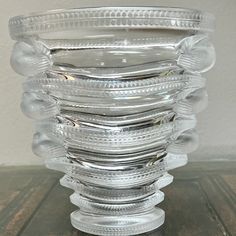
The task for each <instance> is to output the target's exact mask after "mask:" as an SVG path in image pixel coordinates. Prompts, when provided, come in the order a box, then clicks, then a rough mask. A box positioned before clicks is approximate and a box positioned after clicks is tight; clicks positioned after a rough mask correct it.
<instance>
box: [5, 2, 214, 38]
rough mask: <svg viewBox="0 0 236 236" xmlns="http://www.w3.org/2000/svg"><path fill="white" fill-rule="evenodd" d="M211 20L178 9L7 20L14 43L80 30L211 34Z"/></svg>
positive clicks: (67, 12) (100, 10) (98, 10)
mask: <svg viewBox="0 0 236 236" xmlns="http://www.w3.org/2000/svg"><path fill="white" fill-rule="evenodd" d="M214 21H215V19H214V16H213V15H212V14H211V13H208V12H204V11H201V10H196V9H188V8H178V7H163V6H162V7H89V8H88V7H87V8H72V9H57V10H48V11H43V12H33V13H30V14H28V15H19V16H15V17H12V18H10V20H9V31H10V35H11V37H12V38H13V39H18V38H22V37H27V36H30V35H35V34H41V33H50V32H56V31H68V30H76V29H80V28H110V29H112V28H121V29H132V28H133V29H171V30H190V31H191V30H192V31H203V32H204V31H205V32H211V31H213V30H214Z"/></svg>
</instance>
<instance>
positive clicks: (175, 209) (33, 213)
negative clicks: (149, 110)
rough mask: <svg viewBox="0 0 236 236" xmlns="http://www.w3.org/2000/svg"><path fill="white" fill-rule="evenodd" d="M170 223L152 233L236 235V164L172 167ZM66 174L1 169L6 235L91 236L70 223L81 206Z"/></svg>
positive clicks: (0, 227)
mask: <svg viewBox="0 0 236 236" xmlns="http://www.w3.org/2000/svg"><path fill="white" fill-rule="evenodd" d="M172 174H173V175H174V176H175V181H174V183H173V184H172V185H170V186H168V187H166V188H165V189H164V192H165V194H166V197H165V201H164V202H163V203H162V204H161V205H160V207H161V208H163V209H164V210H165V211H166V221H165V224H164V226H162V227H161V228H160V229H158V230H155V231H153V232H149V233H146V234H144V235H149V236H226V235H229V236H235V235H236V162H232V163H207V162H203V163H191V164H189V165H187V166H186V167H182V168H180V169H178V170H175V171H172ZM60 177H61V174H60V173H57V172H53V171H50V170H46V169H44V168H42V167H17V168H16V167H15V168H14V167H1V168H0V235H1V236H85V235H88V234H85V233H83V232H79V231H76V230H75V229H73V227H72V226H71V224H70V219H69V215H70V213H71V212H72V211H73V210H74V209H76V207H75V206H73V205H72V204H70V202H69V195H70V194H71V193H72V191H71V190H69V189H66V188H63V187H61V186H60V185H59V184H58V179H59V178H60Z"/></svg>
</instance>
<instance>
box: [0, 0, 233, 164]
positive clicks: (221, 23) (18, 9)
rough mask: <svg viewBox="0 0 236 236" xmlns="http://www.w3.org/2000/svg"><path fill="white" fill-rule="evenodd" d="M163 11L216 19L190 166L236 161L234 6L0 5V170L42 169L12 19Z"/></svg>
mask: <svg viewBox="0 0 236 236" xmlns="http://www.w3.org/2000/svg"><path fill="white" fill-rule="evenodd" d="M127 2H129V4H128V5H130V6H132V5H134V6H137V5H146V6H151V5H164V6H179V7H187V8H198V9H202V10H206V11H210V12H212V13H213V14H215V16H216V18H217V23H216V26H217V27H216V32H215V34H214V38H213V42H214V44H215V47H216V50H217V63H216V66H215V67H214V69H213V70H211V71H210V72H209V73H208V74H207V75H206V76H207V77H208V83H207V86H208V94H209V105H208V109H207V110H205V111H204V112H203V113H201V114H199V115H198V120H199V122H198V131H199V133H200V137H201V143H200V147H199V149H198V150H197V151H196V152H195V153H193V154H191V155H190V159H191V160H226V159H233V160H234V157H235V156H236V125H235V120H236V119H235V118H236V105H235V104H236V78H235V74H234V73H235V68H236V49H235V48H236V30H235V29H236V25H235V22H236V1H235V0H224V1H223V0H195V1H194V0H186V1H183V0H182V1H181V0H172V1H171V0H169V1H168V0H162V1H157V0H155V1H154V0H153V1H152V0H143V1H140V0H139V1H134V0H130V1H127V0H126V1H124V0H123V3H122V1H116V0H107V1H91V0H87V1H78V0H50V1H45V0H41V1H39V0H19V1H17V0H7V1H6V0H0V6H1V8H0V19H1V20H0V35H1V36H0V65H1V66H0V165H23V164H27V165H30V164H39V163H41V160H40V159H39V158H38V157H36V156H34V154H32V152H31V139H32V134H33V128H32V123H31V121H30V120H28V119H27V118H26V117H24V115H23V114H22V113H21V111H20V108H19V105H20V99H21V82H22V79H23V78H21V77H20V76H18V75H16V74H15V73H14V72H13V71H12V70H11V68H10V66H9V56H10V51H11V48H12V45H13V42H12V41H11V39H10V38H9V36H8V28H7V24H8V18H9V17H10V16H14V15H19V14H24V13H28V12H32V11H42V10H47V9H56V8H75V7H82V6H97V5H101V4H102V5H110V6H111V5H124V4H126V5H127Z"/></svg>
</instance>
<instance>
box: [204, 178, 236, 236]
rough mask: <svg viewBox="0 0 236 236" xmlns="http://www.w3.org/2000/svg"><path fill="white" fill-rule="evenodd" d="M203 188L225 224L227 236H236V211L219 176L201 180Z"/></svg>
mask: <svg viewBox="0 0 236 236" xmlns="http://www.w3.org/2000/svg"><path fill="white" fill-rule="evenodd" d="M201 186H202V189H203V190H204V192H205V194H206V196H207V198H208V199H209V201H210V204H211V206H212V208H213V210H214V211H215V212H216V214H217V217H218V219H219V220H220V221H221V222H223V225H224V228H225V229H226V232H225V235H232V236H233V235H236V224H235V223H236V210H235V202H234V203H233V202H232V199H231V196H229V192H227V191H225V188H224V186H221V183H220V181H219V176H217V175H216V176H214V175H212V176H210V177H209V178H204V179H202V180H201Z"/></svg>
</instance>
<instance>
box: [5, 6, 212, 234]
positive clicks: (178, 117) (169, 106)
mask: <svg viewBox="0 0 236 236" xmlns="http://www.w3.org/2000/svg"><path fill="white" fill-rule="evenodd" d="M213 21H214V18H213V16H212V15H210V14H208V13H203V12H201V11H198V10H189V9H179V8H163V7H116V8H113V7H102V8H83V9H71V10H56V11H48V12H43V13H34V14H30V15H28V16H17V17H14V18H12V19H10V22H9V28H10V34H11V37H12V38H13V39H14V40H16V41H17V42H16V44H15V46H14V49H13V53H12V57H11V64H12V67H13V69H14V70H15V71H16V72H17V73H19V74H21V75H24V76H26V77H27V79H26V80H25V81H24V83H23V90H24V93H23V98H22V104H21V107H22V110H23V112H24V113H25V114H26V115H27V116H28V117H30V118H32V119H34V120H35V123H36V132H35V135H34V138H33V145H32V146H33V151H34V153H35V154H36V155H38V156H41V157H44V158H45V163H46V166H47V167H48V168H51V169H55V170H59V171H62V172H64V173H65V176H64V177H63V178H62V179H61V181H60V182H61V184H62V185H63V186H66V187H68V188H71V189H73V190H74V191H75V192H74V194H73V195H71V197H70V199H71V202H72V203H73V204H75V205H76V206H78V208H79V210H78V211H75V212H73V213H72V214H71V222H72V224H73V226H74V227H75V228H77V229H80V230H82V231H85V232H87V233H91V234H96V235H113V236H124V235H135V234H139V233H143V232H147V231H151V230H153V229H155V228H157V227H159V226H160V225H162V224H163V222H164V211H163V210H161V209H160V208H158V207H157V206H156V205H157V204H158V203H160V202H161V201H163V199H164V194H163V192H161V191H160V189H162V188H163V187H165V186H166V185H168V184H170V183H171V182H172V180H173V177H172V176H171V175H169V174H168V173H167V172H168V170H171V169H174V168H177V167H180V166H183V165H185V164H186V163H187V155H186V154H187V153H189V152H192V151H193V150H194V149H195V148H196V147H197V144H198V136H197V134H196V131H195V126H196V118H195V114H196V113H198V112H200V111H201V110H203V109H204V108H205V106H206V103H207V93H206V89H205V79H204V77H202V73H203V72H206V71H208V70H209V69H210V68H211V67H212V66H213V65H214V62H215V51H214V47H213V45H212V44H211V42H210V41H209V33H210V32H211V31H213V24H214V22H213ZM183 194H184V193H183Z"/></svg>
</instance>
